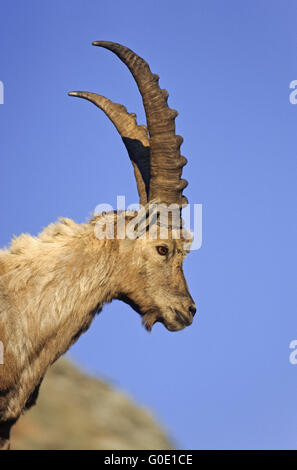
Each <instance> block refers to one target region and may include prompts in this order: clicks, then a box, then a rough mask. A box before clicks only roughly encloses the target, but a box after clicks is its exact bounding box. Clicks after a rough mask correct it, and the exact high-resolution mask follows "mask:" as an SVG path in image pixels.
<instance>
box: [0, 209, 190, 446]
mask: <svg viewBox="0 0 297 470" xmlns="http://www.w3.org/2000/svg"><path fill="white" fill-rule="evenodd" d="M99 219H100V216H97V217H95V218H94V219H93V220H91V221H90V223H88V224H82V225H77V224H76V223H74V222H73V221H72V220H70V219H61V220H60V222H58V223H56V224H52V225H50V226H49V227H47V228H46V229H45V230H44V231H43V232H42V233H41V234H40V235H39V236H38V237H32V236H30V235H26V234H23V235H21V236H19V237H17V238H14V240H13V241H12V243H11V246H10V248H9V249H6V250H2V251H0V340H1V341H2V343H3V346H4V364H3V365H0V438H2V445H3V448H7V447H8V445H9V437H7V436H8V435H9V432H8V433H7V426H8V425H7V424H6V423H14V422H15V421H16V420H17V419H18V417H19V416H20V414H21V413H22V411H23V410H24V409H26V408H29V407H30V406H31V405H32V404H33V403H34V402H35V400H36V397H37V394H38V388H39V385H40V383H41V381H42V379H43V377H44V374H45V373H46V370H47V368H48V367H49V366H50V365H51V364H52V363H53V362H54V361H55V360H56V359H57V358H58V357H60V356H61V355H62V354H63V353H65V352H66V351H67V349H68V348H69V347H70V346H71V345H72V344H73V343H74V342H75V341H76V340H77V339H78V338H79V336H80V335H81V334H82V333H83V332H84V331H86V330H87V329H88V328H89V326H90V324H91V322H92V319H93V317H94V315H95V313H96V312H99V311H100V310H101V309H102V307H103V304H104V303H106V302H110V301H111V300H112V299H121V300H123V301H124V302H127V303H128V304H130V305H131V306H132V307H133V308H134V309H135V310H136V311H137V312H138V313H140V314H141V316H142V321H143V323H144V325H145V326H146V328H147V329H148V330H151V328H152V326H153V324H154V323H155V322H156V321H161V322H162V323H163V324H164V325H165V326H166V327H167V328H168V329H169V330H171V331H175V330H180V329H182V328H184V327H185V326H187V325H188V324H190V323H191V322H192V315H191V314H190V313H189V311H188V307H189V305H192V304H193V300H192V298H191V296H190V294H189V291H188V288H187V284H186V281H185V279H184V275H183V271H182V262H183V259H184V257H185V255H186V251H185V250H184V240H170V239H168V240H165V241H164V240H149V239H147V238H144V239H136V240H130V239H127V238H126V239H123V240H117V239H103V240H98V239H97V238H96V236H95V234H94V228H95V225H96V222H97V221H98V220H99ZM130 219H131V216H130V217H128V216H125V223H127V221H129V220H130ZM164 243H165V244H166V245H167V246H168V248H169V254H168V256H160V255H159V254H158V252H157V250H156V246H157V245H161V244H162V245H163V244H164ZM175 309H177V310H178V312H179V313H178V312H176V310H175ZM180 313H182V317H181V316H180ZM1 425H2V427H4V428H5V432H4V431H2V434H1ZM10 426H11V424H10V425H9V427H10Z"/></svg>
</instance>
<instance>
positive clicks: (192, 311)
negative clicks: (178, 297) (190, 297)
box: [189, 305, 197, 316]
mask: <svg viewBox="0 0 297 470" xmlns="http://www.w3.org/2000/svg"><path fill="white" fill-rule="evenodd" d="M189 312H190V313H191V314H192V315H193V316H194V315H195V313H196V312H197V308H196V307H195V305H190V307H189Z"/></svg>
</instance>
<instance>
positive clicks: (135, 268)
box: [69, 41, 196, 331]
mask: <svg viewBox="0 0 297 470" xmlns="http://www.w3.org/2000/svg"><path fill="white" fill-rule="evenodd" d="M93 45H95V46H100V47H104V48H106V49H109V50H111V51H112V52H114V53H115V54H116V55H117V56H118V57H119V58H120V59H121V60H122V62H124V63H125V64H126V65H127V67H128V68H129V70H130V72H131V73H132V75H133V77H134V79H135V81H136V83H137V85H138V88H139V91H140V93H141V96H142V100H143V104H144V108H145V113H146V119H147V127H146V126H143V125H142V126H139V125H137V122H136V115H135V114H129V113H128V112H127V110H126V108H125V107H124V106H122V105H120V104H116V103H113V102H112V101H110V100H109V99H107V98H105V97H104V96H101V95H97V94H95V93H89V92H82V91H76V92H70V93H69V95H70V96H77V97H80V98H85V99H87V100H89V101H91V102H92V103H94V104H95V105H96V106H98V107H99V108H100V109H102V110H103V111H104V112H105V114H106V115H107V116H108V117H109V119H110V120H111V121H112V122H113V124H114V125H115V127H116V128H117V130H118V132H119V134H120V135H121V137H122V139H123V142H124V144H125V146H126V148H127V151H128V154H129V157H130V159H131V161H132V164H133V167H134V173H135V178H136V183H137V189H138V193H139V199H140V204H141V206H142V207H145V208H147V207H148V206H149V205H150V203H151V202H156V201H157V202H158V203H160V204H161V205H162V207H164V206H171V205H174V207H175V214H174V215H171V218H170V220H169V223H170V226H169V230H168V234H167V237H166V238H165V239H164V236H162V235H161V233H160V230H161V228H160V217H157V219H156V221H155V225H156V226H157V227H159V229H160V230H159V229H158V230H159V231H158V230H157V235H156V236H154V237H151V236H150V234H149V233H148V232H145V234H142V236H140V237H137V238H135V239H133V240H131V239H129V238H127V237H126V238H125V239H123V240H121V241H120V242H119V258H121V257H122V256H123V258H122V259H121V262H122V263H124V264H125V267H126V273H127V275H126V276H125V275H123V276H122V279H121V280H120V282H119V286H118V295H117V297H118V298H119V299H120V300H123V301H124V302H126V303H128V304H129V305H131V306H132V308H134V309H135V310H136V311H137V312H138V313H140V314H141V316H142V319H143V323H144V325H145V326H146V328H147V330H151V329H152V327H153V325H154V323H156V322H157V321H159V322H161V323H163V324H164V325H165V327H166V328H167V329H168V330H170V331H177V330H181V329H183V328H184V327H185V326H188V325H190V324H191V323H192V320H193V316H194V314H195V312H196V307H195V304H194V301H193V299H192V297H191V295H190V293H189V290H188V287H187V283H186V280H185V278H184V274H183V268H182V263H183V259H184V257H185V256H186V254H187V251H188V248H189V239H188V238H187V239H185V238H184V233H185V232H184V230H183V228H182V219H181V208H182V207H183V206H185V205H186V204H187V199H186V198H185V197H184V196H183V195H182V191H183V189H184V188H185V187H186V186H187V181H185V180H183V179H181V173H182V168H183V166H184V165H185V164H186V163H187V160H186V158H185V157H183V156H181V154H180V146H181V144H182V142H183V139H182V137H180V136H178V135H176V134H175V118H176V116H177V114H178V113H177V111H175V110H172V109H170V108H169V106H168V104H167V99H168V92H167V91H166V90H161V89H160V87H159V84H158V80H159V77H158V75H155V74H152V72H151V70H150V68H149V66H148V64H147V63H146V62H145V61H144V60H143V59H142V58H141V57H139V56H138V55H136V54H135V53H134V52H133V51H131V50H130V49H128V48H127V47H124V46H122V45H120V44H116V43H113V42H107V41H96V42H94V43H93ZM171 207H172V206H171ZM176 214H178V218H177V219H176V217H175V216H176ZM129 218H131V216H129V215H128V214H126V215H125V224H126V225H127V223H128V222H129ZM176 220H178V222H176ZM148 225H149V224H148ZM177 234H179V236H177ZM119 262H120V260H119Z"/></svg>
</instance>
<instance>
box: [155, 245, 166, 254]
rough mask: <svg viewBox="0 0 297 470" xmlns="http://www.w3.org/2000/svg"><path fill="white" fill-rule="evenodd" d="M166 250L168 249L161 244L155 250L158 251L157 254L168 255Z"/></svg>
mask: <svg viewBox="0 0 297 470" xmlns="http://www.w3.org/2000/svg"><path fill="white" fill-rule="evenodd" d="M168 251H169V250H168V248H167V246H162V245H160V246H157V252H158V253H159V255H161V256H166V255H168Z"/></svg>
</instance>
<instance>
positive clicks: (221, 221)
mask: <svg viewBox="0 0 297 470" xmlns="http://www.w3.org/2000/svg"><path fill="white" fill-rule="evenodd" d="M296 13H297V6H296V2H294V1H291V0H284V1H283V2H279V1H275V0H273V1H271V0H270V1H268V0H260V1H259V0H258V1H255V0H249V1H246V2H243V1H241V2H238V1H235V0H226V1H224V2H222V1H220V0H209V1H207V2H206V1H200V0H198V1H197V0H196V1H190V0H187V1H186V2H179V1H175V0H170V1H169V0H158V2H157V1H155V0H151V1H150V2H149V3H147V2H146V3H144V2H139V1H134V0H126V1H125V2H121V1H115V2H110V3H108V2H102V1H95V0H83V1H82V0H72V1H71V2H70V1H69V0H68V1H66V0H62V1H61V0H59V1H58V0H51V2H45V1H42V2H41V1H37V0H26V2H23V1H21V0H15V1H14V2H11V1H8V0H3V1H2V2H1V29H0V48H1V54H0V80H1V81H2V82H3V84H4V100H5V101H4V104H3V105H0V124H1V126H0V155H1V163H0V165H1V186H0V210H1V214H2V219H1V231H0V244H1V246H5V245H7V244H8V243H9V241H10V239H11V236H12V234H20V233H22V232H29V233H31V234H34V235H35V234H37V233H38V232H39V231H40V230H41V229H42V227H44V226H46V225H48V224H49V223H50V222H52V221H55V220H56V219H57V217H59V216H66V217H72V218H73V219H74V220H75V221H77V222H84V221H85V220H86V218H87V217H88V216H89V215H90V213H91V212H92V211H93V209H94V208H95V206H96V205H97V204H99V203H101V202H107V203H110V204H113V205H114V204H115V202H116V195H125V196H126V200H127V203H128V204H130V203H132V202H135V201H136V200H137V193H136V187H135V184H134V181H133V171H132V168H131V165H130V162H129V160H128V156H127V155H126V151H125V149H124V147H123V145H122V142H121V139H120V138H119V136H118V135H117V133H116V131H115V129H114V128H113V126H112V124H111V123H110V122H109V121H108V119H107V118H106V117H105V116H104V115H103V113H102V112H100V111H99V110H98V109H97V108H95V107H94V106H93V105H91V104H90V103H87V102H83V101H79V100H75V99H72V98H70V97H68V96H67V92H68V91H70V90H77V89H84V90H88V91H94V92H98V93H100V94H103V95H105V96H107V97H109V98H111V99H112V100H114V101H116V102H121V103H123V104H124V105H126V106H127V107H128V110H129V111H130V112H136V113H137V116H138V120H139V121H143V119H144V112H143V109H142V103H141V99H140V96H139V93H138V90H137V87H136V85H135V83H134V81H133V79H132V77H131V75H130V73H129V71H128V70H127V69H126V68H125V66H124V65H123V64H122V63H121V62H120V61H119V60H118V58H117V57H115V56H114V55H113V54H112V53H110V52H108V51H105V50H103V49H99V48H94V47H92V46H91V42H92V41H94V40H99V39H104V40H111V41H115V42H120V43H123V44H125V45H127V46H128V47H130V48H132V49H134V50H135V51H136V52H137V53H139V54H140V55H141V56H143V57H144V58H145V59H146V60H147V61H149V63H150V65H151V69H152V71H153V72H155V73H158V74H159V75H160V77H161V78H160V85H161V87H165V88H166V89H168V91H169V103H170V106H171V107H173V108H176V109H178V111H179V117H178V118H177V120H176V125H177V132H178V133H179V134H181V135H183V137H184V144H183V146H182V153H183V154H184V155H185V156H186V157H187V158H188V161H189V163H188V165H187V166H186V167H185V168H184V176H185V178H186V179H188V181H189V186H188V188H187V189H186V190H185V194H186V195H187V197H188V199H189V200H190V202H192V203H201V204H203V245H202V247H201V249H200V250H198V251H194V252H193V253H191V254H190V255H189V257H188V259H187V260H186V262H185V273H186V277H187V279H188V283H189V286H190V290H191V293H192V295H193V297H194V299H195V301H196V303H197V306H198V313H197V316H196V317H195V322H194V323H193V325H192V326H191V327H190V328H188V329H186V330H184V331H182V332H179V333H170V332H168V331H167V330H165V329H164V327H163V326H162V325H156V326H155V328H154V330H153V332H152V333H151V334H150V335H149V334H148V333H147V332H146V331H145V330H144V329H143V328H142V327H141V324H140V319H139V317H138V315H137V314H136V313H135V312H133V311H132V310H131V309H130V308H129V307H128V306H126V305H124V304H122V303H120V302H113V303H112V304H110V305H108V306H106V307H105V308H104V310H103V312H102V313H101V314H100V315H99V316H98V317H97V318H96V319H95V321H94V323H93V324H92V327H91V328H90V330H89V331H88V333H86V334H85V335H84V336H83V337H81V338H80V340H79V341H78V343H77V344H76V345H75V346H74V347H72V349H71V350H70V353H69V355H70V357H71V358H72V359H74V360H75V361H76V362H78V363H79V364H80V365H81V366H82V367H84V368H85V369H86V370H88V371H90V372H92V373H94V374H98V375H100V376H103V377H104V378H106V379H108V380H109V381H110V382H111V383H113V384H114V385H115V386H117V387H120V388H121V389H122V390H124V391H125V392H126V393H127V394H129V395H130V396H131V397H133V398H134V399H135V400H136V401H137V402H138V403H140V404H141V405H143V406H146V407H149V408H150V409H151V410H152V411H153V413H154V414H155V416H156V417H158V419H159V420H160V422H161V423H162V424H163V426H164V428H165V429H166V430H167V431H168V433H169V434H170V435H171V436H172V438H173V439H174V441H175V442H176V443H177V446H178V447H180V448H184V449H240V448H241V449H261V448H265V449H275V448H278V449H297V404H296V392H297V365H292V364H290V362H289V355H290V349H289V344H290V342H291V341H292V340H294V339H297V318H296V151H297V140H296V131H297V106H296V105H293V104H291V103H290V101H289V93H290V90H289V84H290V82H291V81H292V80H297V65H296V63H297V62H296V58H297V41H296V39H297V38H296Z"/></svg>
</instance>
